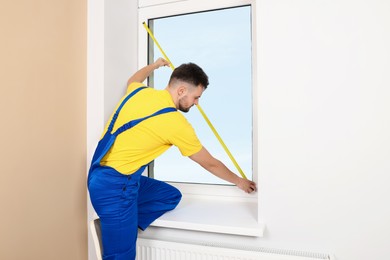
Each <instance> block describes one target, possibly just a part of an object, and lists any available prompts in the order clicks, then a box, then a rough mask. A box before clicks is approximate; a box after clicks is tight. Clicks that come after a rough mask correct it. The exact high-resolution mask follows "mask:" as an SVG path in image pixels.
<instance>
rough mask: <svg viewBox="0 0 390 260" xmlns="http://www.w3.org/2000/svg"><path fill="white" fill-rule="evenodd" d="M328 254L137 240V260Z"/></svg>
mask: <svg viewBox="0 0 390 260" xmlns="http://www.w3.org/2000/svg"><path fill="white" fill-rule="evenodd" d="M331 259H332V257H331V256H330V255H328V254H320V253H310V252H301V251H292V250H281V249H269V248H249V247H248V248H246V247H242V248H239V247H236V248H232V247H231V246H224V245H217V244H215V245H214V244H199V243H198V244H196V243H195V244H194V243H181V242H170V241H161V240H153V239H143V238H138V242H137V260H331Z"/></svg>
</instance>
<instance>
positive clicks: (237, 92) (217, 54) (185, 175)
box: [148, 6, 252, 184]
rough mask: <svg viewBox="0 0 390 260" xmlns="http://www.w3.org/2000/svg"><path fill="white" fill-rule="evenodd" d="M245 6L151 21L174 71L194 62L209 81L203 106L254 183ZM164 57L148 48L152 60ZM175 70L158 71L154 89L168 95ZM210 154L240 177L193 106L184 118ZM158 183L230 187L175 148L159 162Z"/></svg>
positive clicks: (248, 30)
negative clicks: (178, 67) (169, 83)
mask: <svg viewBox="0 0 390 260" xmlns="http://www.w3.org/2000/svg"><path fill="white" fill-rule="evenodd" d="M250 8H251V7H250V6H242V7H235V8H228V9H221V10H213V11H207V12H200V13H192V14H185V15H177V16H171V17H164V18H157V19H152V20H149V21H148V22H149V26H150V27H151V29H152V31H153V34H154V36H155V37H156V39H157V40H158V42H159V43H160V45H161V47H162V48H163V50H164V51H165V53H166V54H167V55H168V57H169V59H170V60H171V61H172V63H173V65H174V66H179V65H180V64H182V63H187V62H193V63H196V64H198V65H199V66H200V67H202V68H203V70H204V71H205V72H206V74H207V75H208V76H209V81H210V85H209V86H208V88H207V89H206V91H205V92H204V93H203V95H202V97H201V98H200V100H199V104H200V105H201V107H202V108H203V110H204V111H205V113H206V115H207V116H208V117H209V119H210V121H211V122H212V124H213V125H214V127H215V128H216V130H217V131H218V133H219V134H220V136H221V138H222V140H223V141H224V142H225V144H226V146H227V147H228V148H229V150H230V152H231V153H232V155H233V156H234V158H235V159H236V161H237V163H238V164H239V165H240V167H241V168H242V170H243V171H244V173H245V175H246V176H247V177H248V179H252V60H251V56H252V53H251V52H252V51H251V10H250ZM158 57H163V55H162V54H161V53H160V51H159V50H158V48H157V46H154V45H153V44H152V43H150V45H149V60H155V59H157V58H158ZM171 72H172V70H171V69H170V68H163V69H159V70H156V71H155V73H154V75H153V78H152V80H151V81H150V82H149V85H152V86H154V87H155V88H157V89H164V88H165V87H166V86H167V84H168V81H169V77H170V74H171ZM184 115H185V116H186V117H187V119H188V121H189V122H190V123H191V124H192V126H193V127H194V129H195V131H196V133H197V135H198V137H199V139H200V140H201V142H202V144H203V146H204V147H206V149H207V150H208V151H209V152H210V153H211V154H212V155H213V156H214V157H216V158H217V159H219V160H220V161H222V162H223V163H225V164H226V166H227V167H228V168H229V169H231V170H232V171H233V172H235V173H236V174H238V175H239V173H238V171H237V169H236V168H235V166H234V164H233V163H232V162H231V160H230V158H229V157H228V155H227V154H226V152H225V150H224V149H223V148H222V146H221V144H220V143H219V141H218V140H217V138H216V137H215V135H214V134H213V132H212V131H211V129H210V128H209V126H208V125H207V123H206V121H205V120H204V119H203V117H202V115H201V114H200V112H199V111H198V109H197V108H196V107H195V106H194V107H192V109H191V110H190V112H188V113H185V114H184ZM151 170H152V171H153V172H152V174H151V175H153V176H154V178H156V179H159V180H163V181H171V182H184V183H203V184H228V183H226V182H224V181H223V180H220V179H219V178H217V177H215V176H213V175H212V174H210V173H208V172H207V171H206V170H204V169H203V168H202V167H201V166H199V165H198V164H196V163H195V162H193V161H192V160H191V159H189V158H187V157H183V156H182V155H181V154H180V152H179V150H178V149H177V148H176V147H174V146H172V148H170V149H169V150H168V151H167V152H166V153H164V154H163V155H162V156H160V157H159V158H157V159H156V160H155V163H154V167H153V168H152V169H151Z"/></svg>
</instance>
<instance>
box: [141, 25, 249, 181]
mask: <svg viewBox="0 0 390 260" xmlns="http://www.w3.org/2000/svg"><path fill="white" fill-rule="evenodd" d="M142 24H143V26H144V27H145V29H146V31H147V32H148V34H149V36H150V38H152V40H153V42H154V43H155V44H156V46H157V47H158V49H159V50H160V52H161V53H162V55H163V56H164V58H165V60H167V61H168V62H169V66H170V67H171V69H172V70H174V69H175V67H174V66H173V64H172V62H171V60H170V59H169V58H168V56H167V55H166V54H165V52H164V51H163V49H162V48H161V46H160V44H159V43H158V42H157V40H156V38H155V37H154V35H153V33H152V32H151V31H150V29H149V27H148V26H147V25H146V23H145V22H143V23H142ZM196 107H197V108H198V110H199V112H200V113H201V114H202V116H203V118H204V120H206V122H207V124H208V125H209V127H210V128H211V131H213V133H214V135H215V137H217V139H218V141H219V142H220V144H221V145H222V147H223V149H224V150H225V152H226V153H227V155H228V156H229V158H230V160H232V162H233V164H234V166H236V168H237V170H238V172H239V173H240V174H241V176H242V178H244V179H247V177H246V176H245V174H244V172H243V171H242V169H241V167H240V166H239V165H238V163H237V161H236V160H235V159H234V157H233V155H232V153H231V152H230V151H229V149H228V148H227V146H226V144H225V143H224V142H223V140H222V138H221V137H220V136H219V134H218V132H217V130H216V129H215V127H214V126H213V124H212V123H211V122H210V120H209V118H208V117H207V116H206V114H205V112H204V111H203V109H202V108H201V107H200V105H199V104H197V105H196Z"/></svg>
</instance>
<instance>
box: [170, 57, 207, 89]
mask: <svg viewBox="0 0 390 260" xmlns="http://www.w3.org/2000/svg"><path fill="white" fill-rule="evenodd" d="M175 79H176V80H181V81H184V82H187V83H190V84H193V85H195V86H199V85H202V86H203V87H204V88H205V89H206V88H207V86H208V85H209V77H208V76H207V75H206V73H204V71H203V70H202V68H201V67H199V66H198V65H196V64H195V63H192V62H190V63H185V64H182V65H180V66H179V67H177V68H176V69H175V70H174V71H173V72H172V75H171V78H170V79H169V84H171V82H173V81H174V80H175Z"/></svg>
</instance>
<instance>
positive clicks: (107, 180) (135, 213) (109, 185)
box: [88, 87, 181, 260]
mask: <svg viewBox="0 0 390 260" xmlns="http://www.w3.org/2000/svg"><path fill="white" fill-rule="evenodd" d="M143 88H145V87H140V88H138V89H136V90H134V91H133V92H131V93H130V94H129V95H128V96H127V97H126V98H125V99H124V100H123V101H122V103H121V104H120V106H119V107H118V109H117V111H116V112H115V114H114V116H113V117H112V120H111V122H110V125H109V127H108V128H107V132H106V133H105V134H104V136H103V138H102V139H101V140H100V141H99V143H98V146H97V148H96V151H95V154H94V155H93V158H92V163H91V168H90V170H89V174H88V190H89V194H90V198H91V202H92V205H93V207H94V209H95V211H96V213H97V214H98V215H99V218H100V222H101V229H102V242H103V259H104V260H114V259H115V260H133V259H135V255H136V241H137V234H138V227H139V228H140V229H141V230H144V229H146V228H147V227H148V226H149V225H150V224H151V223H152V222H153V221H154V220H156V219H157V218H158V217H160V216H161V215H163V214H164V213H165V212H167V211H169V210H172V209H174V208H175V207H176V206H177V204H178V203H179V202H180V199H181V193H180V191H179V190H177V189H176V188H174V187H173V186H171V185H169V184H167V183H165V182H161V181H158V180H155V179H151V178H148V177H145V176H142V175H141V174H142V172H143V171H144V169H145V168H146V166H147V165H144V166H142V167H141V168H140V169H138V170H137V171H136V172H134V173H133V174H131V175H124V174H121V173H119V172H118V171H116V170H115V169H114V168H112V167H109V166H101V165H100V161H101V159H102V158H103V157H104V156H105V154H106V153H107V152H108V151H109V150H110V148H111V146H112V144H113V143H114V142H115V139H116V137H117V136H118V135H119V134H121V133H122V132H124V131H126V130H128V129H130V128H132V127H134V126H136V125H137V124H138V123H140V122H142V121H143V120H146V119H148V118H150V117H153V116H157V115H160V114H163V113H169V112H173V111H176V109H175V108H172V107H167V108H164V109H161V110H159V111H157V112H155V113H154V114H152V115H150V116H146V117H144V118H140V119H136V120H132V121H130V122H128V123H126V124H124V125H123V126H121V127H119V128H118V129H117V130H116V131H115V132H114V133H111V132H112V129H113V127H114V124H115V121H116V119H117V117H118V115H119V112H120V111H121V109H122V107H123V106H124V104H125V103H126V102H127V101H128V100H129V99H130V98H131V97H132V96H134V95H135V94H136V93H138V92H139V91H140V90H142V89H143Z"/></svg>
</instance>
